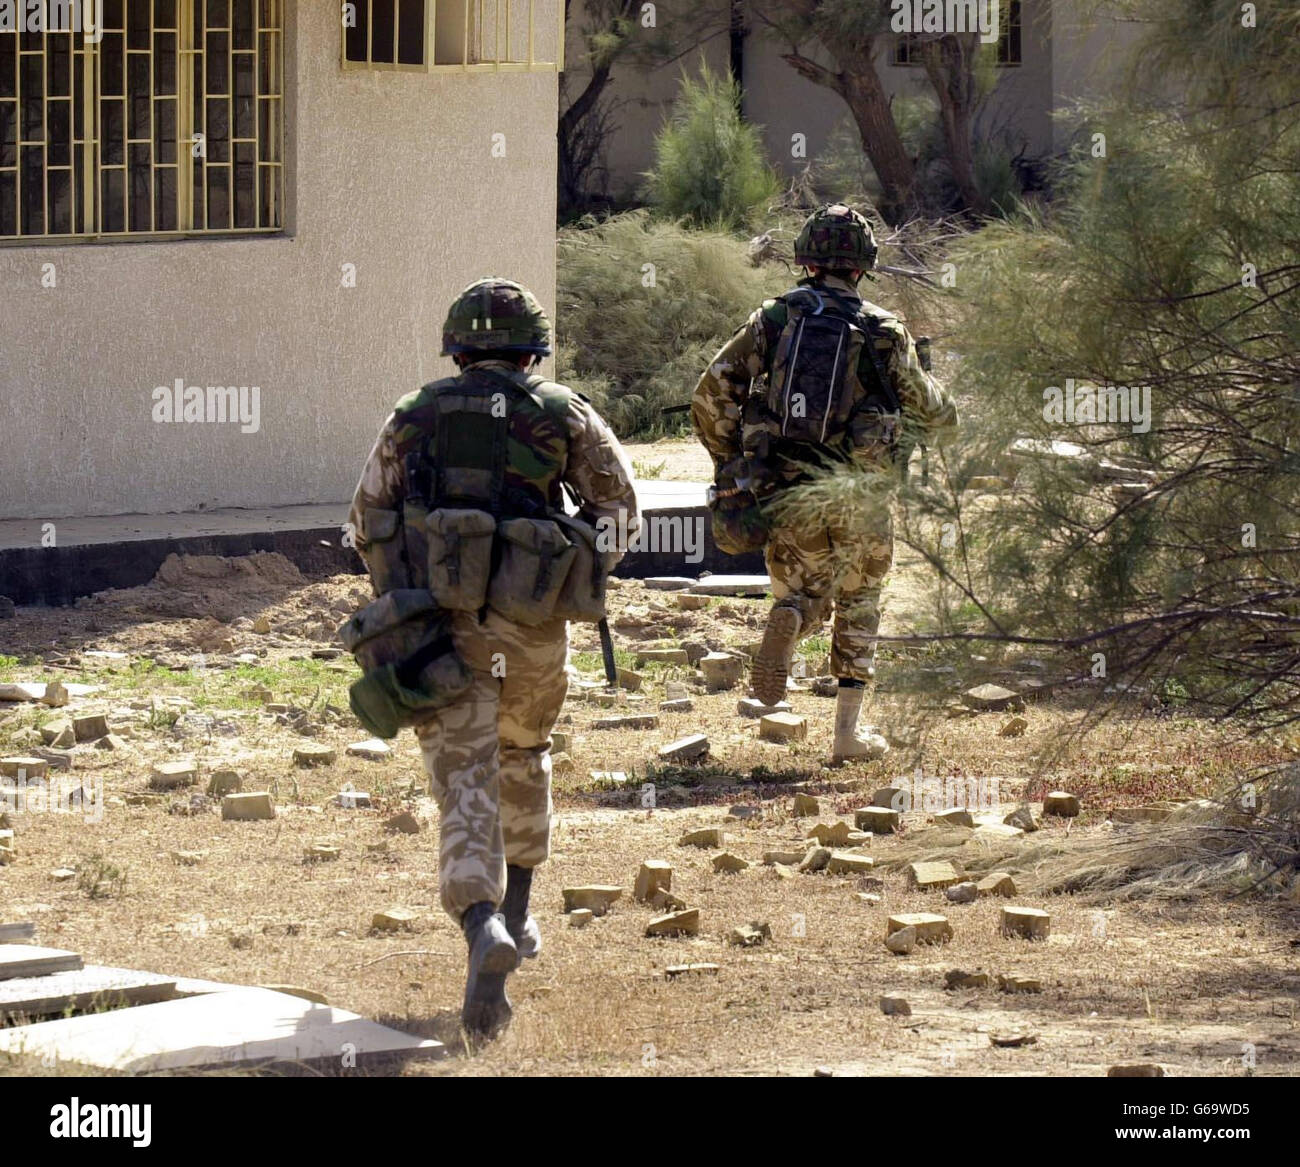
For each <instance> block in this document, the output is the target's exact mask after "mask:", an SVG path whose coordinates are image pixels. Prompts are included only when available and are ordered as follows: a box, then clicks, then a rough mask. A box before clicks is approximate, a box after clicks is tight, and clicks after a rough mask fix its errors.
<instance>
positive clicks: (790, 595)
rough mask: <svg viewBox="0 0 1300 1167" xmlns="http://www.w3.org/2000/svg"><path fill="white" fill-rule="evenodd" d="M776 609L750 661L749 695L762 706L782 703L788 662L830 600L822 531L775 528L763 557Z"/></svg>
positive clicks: (823, 615)
mask: <svg viewBox="0 0 1300 1167" xmlns="http://www.w3.org/2000/svg"><path fill="white" fill-rule="evenodd" d="M765 558H766V560H767V572H768V575H769V576H770V578H771V580H772V594H773V595H774V596H775V597H776V603H775V604H774V605H773V607H772V611H771V613H770V614H769V615H768V618H767V629H766V631H765V632H764V634H763V643H762V646H761V647H760V648H759V652H758V656H757V657H756V658H755V660H754V669H753V687H754V695H755V696H756V697H757V698H758V699H759V700H760V701H762V702H763V703H764V704H765V705H775V704H776V703H777V702H778V701H782V700H784V699H785V690H786V680H787V678H788V677H789V675H790V657H791V656H792V655H793V653H794V647H795V645H796V644H797V643H798V642H799V640H800V639H801V638H804V637H808V636H811V635H812V634H813V633H814V632H816V631H817V629H818V628H820V627H821V625H822V621H823V620H825V618H826V612H827V610H828V608H829V606H830V600H831V597H832V595H833V594H834V588H835V579H834V575H833V573H832V571H831V562H830V560H831V542H830V536H829V534H828V532H827V531H826V530H825V529H824V528H815V527H814V528H795V527H775V528H773V530H772V531H771V533H770V534H769V536H768V542H767V548H766V552H765Z"/></svg>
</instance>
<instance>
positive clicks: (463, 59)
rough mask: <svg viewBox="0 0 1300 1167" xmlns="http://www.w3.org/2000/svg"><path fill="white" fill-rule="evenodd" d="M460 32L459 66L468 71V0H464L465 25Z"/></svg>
mask: <svg viewBox="0 0 1300 1167" xmlns="http://www.w3.org/2000/svg"><path fill="white" fill-rule="evenodd" d="M462 32H463V36H462V38H461V50H460V67H461V69H463V70H465V71H468V70H469V0H465V27H464V29H463V30H462Z"/></svg>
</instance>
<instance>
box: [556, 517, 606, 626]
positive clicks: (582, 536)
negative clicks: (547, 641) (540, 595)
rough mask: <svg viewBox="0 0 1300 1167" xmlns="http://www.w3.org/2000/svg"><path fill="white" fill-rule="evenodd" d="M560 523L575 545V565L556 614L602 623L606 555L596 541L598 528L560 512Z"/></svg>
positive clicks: (565, 579) (557, 519) (558, 521)
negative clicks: (561, 514)
mask: <svg viewBox="0 0 1300 1167" xmlns="http://www.w3.org/2000/svg"><path fill="white" fill-rule="evenodd" d="M555 521H556V523H558V524H559V526H560V528H561V530H562V531H563V532H564V534H565V535H567V536H568V539H569V543H570V545H571V546H572V547H573V549H574V558H573V565H572V566H571V567H570V568H569V572H568V574H567V575H566V576H565V577H564V586H563V587H561V588H560V594H559V597H558V598H557V600H556V602H555V612H554V615H555V616H556V617H557V618H562V619H565V620H577V621H582V622H585V623H588V624H599V623H600V621H602V620H603V619H604V618H605V581H606V580H607V579H608V578H609V576H608V573H607V572H606V571H605V556H604V555H603V554H602V553H601V551H600V550H599V549H598V547H597V544H596V529H595V527H593V526H591V525H590V524H589V523H585V522H583V520H581V519H578V518H573V517H572V516H569V515H563V516H557V517H556V520H555Z"/></svg>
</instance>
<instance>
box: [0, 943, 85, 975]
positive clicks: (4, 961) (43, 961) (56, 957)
mask: <svg viewBox="0 0 1300 1167" xmlns="http://www.w3.org/2000/svg"><path fill="white" fill-rule="evenodd" d="M79 968H81V957H80V956H78V955H77V954H76V953H75V952H65V951H63V949H61V948H41V947H40V946H39V945H36V944H0V982H2V981H7V980H11V979H13V978H14V977H40V976H45V975H46V974H47V973H60V972H70V971H72V970H74V969H79Z"/></svg>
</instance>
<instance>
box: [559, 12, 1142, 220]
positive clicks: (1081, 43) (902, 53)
mask: <svg viewBox="0 0 1300 1167" xmlns="http://www.w3.org/2000/svg"><path fill="white" fill-rule="evenodd" d="M577 3H578V0H575V11H574V12H573V13H572V14H571V16H570V19H569V25H568V46H567V56H568V60H569V62H570V64H569V68H568V72H567V73H566V84H567V86H568V88H569V91H570V93H573V92H576V91H577V90H578V89H580V87H581V84H582V82H583V79H584V78H585V76H588V75H589V71H588V70H586V67H585V64H584V61H583V56H584V47H583V43H582V38H581V35H580V30H581V27H582V15H581V11H580V10H579V9H578V8H577ZM725 7H726V4H725V3H719V9H720V11H721V10H725ZM770 7H772V6H771V5H770V4H764V3H763V2H762V0H739V12H740V14H741V16H742V17H743V28H744V30H745V31H744V35H743V39H742V42H741V46H740V48H739V53H738V55H739V59H740V60H741V62H742V77H741V80H742V84H743V88H744V112H745V116H746V118H747V119H749V120H750V121H752V122H754V123H755V124H757V125H760V126H762V127H763V128H764V138H765V142H766V146H767V151H768V154H769V156H770V158H771V160H772V162H773V163H774V164H775V165H776V166H778V167H779V168H780V169H781V170H783V171H784V172H785V173H787V174H793V173H796V172H797V171H799V170H802V169H803V167H804V166H805V165H807V163H808V162H809V161H813V160H815V159H816V158H817V157H818V155H819V154H820V153H821V152H823V151H824V150H825V149H826V148H827V146H828V143H829V142H830V140H831V136H832V133H833V132H834V131H835V129H836V127H837V126H839V125H845V126H851V121H850V120H849V112H848V107H847V106H846V105H845V103H844V101H843V100H842V99H841V98H840V97H839V96H838V95H837V94H835V93H834V92H832V91H831V90H830V89H828V88H826V87H824V86H820V85H816V84H814V83H813V82H811V81H808V80H806V79H805V78H803V77H801V76H800V75H799V74H798V73H796V72H795V71H794V69H793V68H791V67H790V66H789V65H788V64H787V63H786V62H785V61H783V60H782V59H781V57H782V53H784V52H788V51H789V46H788V45H786V44H784V43H782V41H780V40H779V39H777V38H776V37H775V35H774V34H772V33H771V31H770V30H769V28H768V27H767V26H766V25H765V23H764V21H763V19H762V12H763V11H764V10H765V9H767V8H770ZM999 32H1000V34H1001V35H1000V37H999V40H998V43H997V46H996V52H997V61H998V64H997V74H998V75H997V82H996V86H995V88H994V90H993V91H992V93H991V95H990V97H989V99H988V100H987V102H986V104H985V106H984V108H983V109H982V110H981V113H980V128H981V131H982V132H992V133H993V134H996V135H998V136H1000V137H1003V138H1004V140H1005V141H1006V142H1007V143H1008V144H1009V145H1010V146H1011V148H1012V151H1013V152H1015V151H1017V150H1023V152H1024V154H1025V156H1026V157H1029V158H1041V157H1044V156H1047V155H1050V154H1052V153H1053V152H1055V151H1058V150H1060V149H1061V148H1062V147H1063V146H1064V144H1065V134H1066V130H1065V128H1064V127H1063V126H1062V125H1061V124H1059V123H1058V122H1056V121H1055V120H1054V119H1053V117H1052V114H1053V112H1054V111H1056V110H1058V109H1061V108H1062V107H1063V106H1065V105H1068V104H1069V103H1071V102H1073V101H1075V100H1078V99H1081V98H1086V97H1088V96H1090V95H1093V94H1096V93H1099V92H1102V91H1104V90H1105V89H1106V88H1107V87H1109V86H1111V85H1113V84H1114V83H1115V82H1116V80H1117V79H1118V77H1119V74H1120V72H1121V70H1122V69H1123V67H1124V65H1125V64H1126V61H1127V58H1128V51H1129V49H1130V47H1131V45H1132V43H1133V41H1134V40H1135V39H1136V37H1137V36H1138V35H1139V33H1140V30H1139V29H1137V28H1136V27H1135V26H1133V25H1129V24H1122V23H1120V22H1117V21H1113V20H1099V19H1098V18H1096V17H1094V16H1092V15H1090V14H1089V13H1088V12H1087V6H1086V4H1083V3H1080V0H1002V9H1001V18H1000V21H999ZM799 48H800V52H801V53H802V54H803V55H804V56H807V57H810V58H812V59H813V60H815V61H817V62H818V63H819V64H829V61H828V60H827V58H826V56H825V54H824V52H821V51H820V50H819V46H817V45H816V43H815V42H813V41H808V42H805V43H803V44H801V45H800V46H799ZM732 51H733V44H732V38H731V37H730V35H729V34H728V31H727V30H726V29H725V28H722V27H721V26H720V31H719V32H717V33H716V34H715V35H713V36H712V37H710V38H709V39H707V40H706V41H705V42H704V43H703V44H702V45H701V46H700V48H699V50H698V51H696V52H691V53H687V54H686V55H685V56H683V57H682V58H681V59H680V60H678V61H676V62H674V63H672V64H671V65H667V66H663V67H660V68H656V69H652V70H647V71H642V70H638V69H636V68H634V67H632V66H630V65H626V64H620V65H617V66H616V67H615V69H614V79H613V81H612V83H611V84H610V86H609V87H608V88H607V90H606V92H607V94H608V95H609V98H610V100H611V101H612V102H613V103H615V105H616V107H617V108H616V111H615V113H614V122H615V123H616V124H617V126H618V132H617V133H616V134H615V135H613V137H612V138H611V140H610V142H609V146H608V157H607V161H608V170H609V179H610V182H609V185H610V193H612V194H615V195H616V196H617V195H620V194H623V193H625V192H627V191H629V190H633V189H635V188H636V187H637V186H638V185H639V183H640V176H641V175H642V173H643V172H644V171H645V170H647V169H648V168H649V166H650V164H651V162H652V160H653V144H654V136H655V133H656V132H657V130H658V129H659V127H660V126H661V125H662V124H663V122H664V119H665V117H666V116H667V115H668V113H669V111H670V109H671V106H672V101H673V97H674V95H675V94H676V92H677V86H678V82H679V79H680V78H681V76H682V72H683V70H684V69H685V70H687V71H691V72H693V71H694V70H695V69H696V67H697V64H698V61H699V59H700V56H701V54H702V55H703V57H704V59H705V60H706V61H707V62H708V64H709V66H710V68H712V69H714V70H717V71H723V70H726V69H727V68H728V67H729V65H730V63H731V62H732V60H733V55H732ZM876 60H877V69H878V72H879V74H880V76H881V79H882V82H883V83H884V86H885V89H886V91H887V92H888V94H889V95H890V96H891V97H892V98H902V97H915V96H924V97H927V98H931V99H932V91H931V89H930V87H929V85H928V84H927V82H926V78H925V75H924V71H923V70H922V68H921V67H920V65H919V64H918V63H917V62H916V60H915V58H914V57H913V56H912V55H911V54H909V52H908V45H907V43H906V38H905V37H902V36H895V35H893V34H886V35H883V36H881V37H880V38H879V41H878V44H877V56H876ZM854 132H856V131H854ZM796 135H802V138H801V139H797V138H796ZM799 151H802V153H800V152H799Z"/></svg>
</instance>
